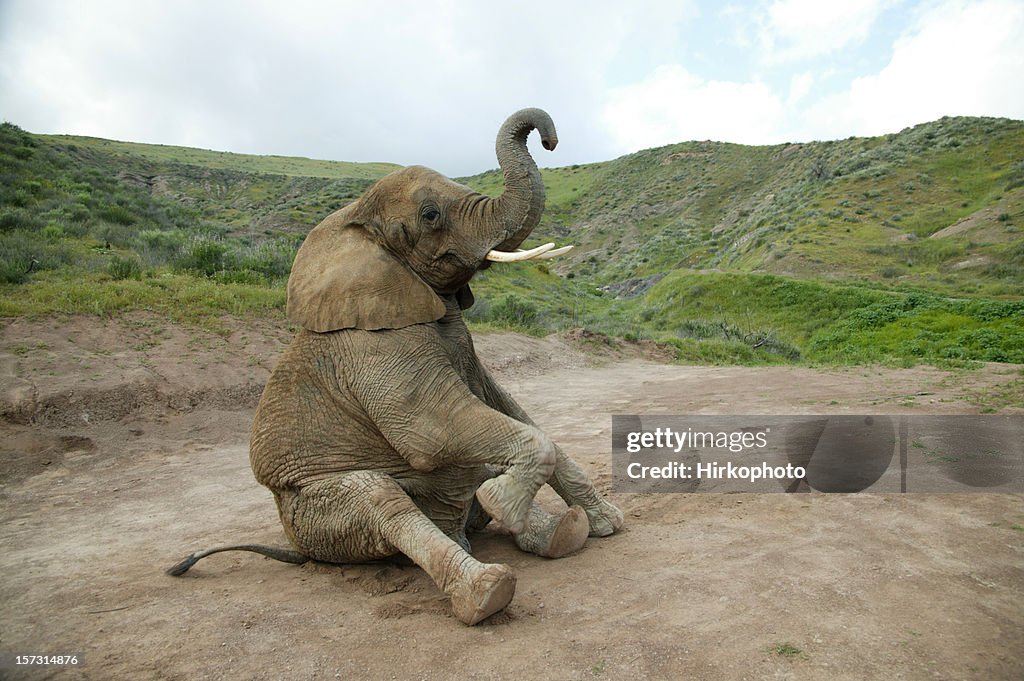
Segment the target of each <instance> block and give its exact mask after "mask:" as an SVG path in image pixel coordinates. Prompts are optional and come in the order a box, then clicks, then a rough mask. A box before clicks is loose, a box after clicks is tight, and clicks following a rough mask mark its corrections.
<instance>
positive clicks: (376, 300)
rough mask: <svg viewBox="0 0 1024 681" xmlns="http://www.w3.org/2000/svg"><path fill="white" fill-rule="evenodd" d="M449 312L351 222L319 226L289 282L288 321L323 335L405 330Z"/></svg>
mask: <svg viewBox="0 0 1024 681" xmlns="http://www.w3.org/2000/svg"><path fill="white" fill-rule="evenodd" d="M444 314H445V307H444V302H442V300H441V299H440V298H439V297H438V296H437V294H436V293H434V291H433V289H431V288H430V287H429V286H428V285H427V284H426V283H425V282H424V281H423V280H422V279H420V278H419V277H418V276H416V274H415V273H414V272H413V271H411V270H409V269H408V268H406V267H405V266H404V265H402V264H401V263H400V262H398V261H397V260H396V259H395V258H393V257H392V256H391V255H390V254H389V253H387V252H386V251H385V250H384V249H382V248H381V247H380V246H378V245H377V244H376V243H374V242H373V241H372V240H371V239H370V237H369V236H367V234H366V233H365V232H364V231H363V229H362V228H361V227H359V226H355V225H352V224H347V225H339V224H337V223H336V222H324V223H322V224H320V225H318V226H317V227H315V228H314V229H313V231H311V232H310V233H309V235H308V236H307V237H306V240H305V241H304V242H303V243H302V246H301V247H300V248H299V252H298V254H296V256H295V264H294V265H292V273H291V276H290V277H289V278H288V318H289V319H290V320H292V321H293V322H296V323H298V324H302V326H303V327H305V328H307V329H309V330H310V331H316V332H318V333H326V332H327V331H336V330H338V329H367V330H376V329H400V328H402V327H403V326H411V325H413V324H423V323H425V322H432V321H436V320H438V319H440V318H441V317H443V316H444Z"/></svg>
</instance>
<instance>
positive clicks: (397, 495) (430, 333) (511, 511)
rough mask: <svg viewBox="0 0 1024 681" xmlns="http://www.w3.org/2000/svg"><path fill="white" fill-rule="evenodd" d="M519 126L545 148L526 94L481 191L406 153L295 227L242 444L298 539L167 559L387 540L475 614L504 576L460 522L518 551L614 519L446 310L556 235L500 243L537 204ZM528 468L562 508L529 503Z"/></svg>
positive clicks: (571, 545) (324, 557) (506, 590)
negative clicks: (290, 329) (295, 247)
mask: <svg viewBox="0 0 1024 681" xmlns="http://www.w3.org/2000/svg"><path fill="white" fill-rule="evenodd" d="M534 129H536V130H538V132H539V133H540V136H541V141H542V144H543V146H544V148H545V149H548V150H551V149H554V148H555V145H556V144H557V142H558V138H557V136H556V133H555V127H554V123H552V121H551V118H550V117H549V116H548V115H547V113H545V112H544V111H541V110H539V109H524V110H522V111H519V112H517V113H515V114H513V115H512V116H511V117H509V118H508V120H506V121H505V123H504V125H502V127H501V129H500V131H499V132H498V138H497V145H496V147H497V155H498V161H499V163H500V165H501V169H502V171H503V173H504V177H505V191H504V193H503V194H502V195H501V196H500V197H498V198H491V197H487V196H484V195H482V194H479V193H477V192H475V191H473V190H471V189H469V188H468V187H465V186H463V185H460V184H457V183H455V182H453V181H451V180H449V179H447V178H445V177H443V176H441V175H440V174H438V173H436V172H434V171H432V170H429V169H427V168H423V167H418V166H414V167H409V168H404V169H402V170H398V171H396V172H394V173H392V174H390V175H388V176H387V177H385V178H383V179H381V180H380V181H379V182H377V183H376V184H375V185H374V186H373V187H371V188H370V189H369V190H368V191H367V192H366V194H365V195H363V196H362V197H361V198H360V199H358V200H357V201H355V202H353V203H351V204H350V205H348V206H346V207H345V208H343V209H341V210H339V211H337V212H335V213H333V214H331V215H329V216H328V217H327V218H326V219H324V221H323V222H321V223H320V224H319V225H317V226H316V227H315V228H314V229H313V230H312V231H311V232H310V233H309V235H308V236H307V237H306V240H305V242H304V243H303V244H302V247H301V248H300V249H299V251H298V254H297V255H296V257H295V264H294V266H293V268H292V273H291V277H290V278H289V281H288V317H289V319H291V320H292V321H294V322H296V323H298V324H301V325H302V327H303V329H302V330H301V331H299V333H298V334H297V335H296V336H295V338H294V339H293V340H292V342H291V344H290V346H289V347H288V349H287V350H286V351H285V353H284V355H283V356H282V357H281V359H280V361H279V362H278V364H277V367H276V368H275V369H274V372H273V374H272V375H271V377H270V379H269V381H268V382H267V385H266V388H265V390H264V391H263V396H262V398H261V399H260V402H259V406H258V407H257V409H256V414H255V420H254V423H253V430H252V441H251V446H250V461H251V463H252V469H253V472H254V473H255V475H256V479H257V480H258V481H259V482H260V483H261V484H263V485H264V486H266V487H268V488H269V489H270V490H271V491H272V492H273V493H274V498H275V500H276V502H277V508H278V512H279V514H280V517H281V523H282V524H283V525H284V530H285V533H286V534H287V536H288V538H289V539H290V540H291V543H292V544H293V545H294V546H295V548H296V549H297V551H294V550H285V549H274V548H271V547H265V546H260V545H235V546H227V547H218V548H215V549H211V550H208V551H200V552H197V553H194V554H192V555H191V556H189V557H188V558H187V559H186V560H185V561H183V562H182V563H179V564H178V565H176V566H174V567H173V568H171V569H170V570H168V572H169V573H170V574H175V575H179V574H183V573H184V572H185V571H186V570H188V569H189V568H190V567H191V566H192V565H193V564H194V563H195V562H196V561H197V560H199V559H200V558H202V557H204V556H206V555H209V554H211V553H215V552H217V551H223V550H231V549H242V550H250V551H257V552H259V553H262V554H264V555H269V556H271V557H273V558H277V559H279V560H286V561H288V562H295V563H301V562H305V561H306V560H310V559H313V560H318V561H325V562H330V563H351V562H359V561H367V560H373V559H381V558H387V557H389V556H394V555H397V554H400V553H401V554H405V555H406V556H408V557H409V558H411V559H412V560H413V561H414V562H415V563H417V564H418V565H419V566H420V567H422V568H423V569H424V570H426V572H427V573H428V574H429V575H430V577H431V578H432V579H433V580H434V582H435V583H436V584H437V586H438V587H439V588H441V589H442V590H443V591H444V592H445V593H447V594H448V595H449V596H450V598H451V603H452V609H453V611H454V613H455V615H456V617H458V618H459V619H460V620H461V621H463V622H465V623H466V624H475V623H477V622H479V621H480V620H482V619H484V618H485V617H487V616H489V615H491V614H493V613H495V612H498V611H500V610H501V609H503V608H504V607H505V606H506V605H508V603H509V602H510V601H511V600H512V596H513V594H514V592H515V583H516V580H515V576H514V575H513V573H512V571H511V569H510V568H509V567H508V566H507V565H503V564H486V563H481V562H479V561H477V560H476V559H474V558H473V557H472V556H471V555H470V553H469V551H470V546H469V541H468V539H467V532H470V531H473V530H478V529H481V528H483V527H484V526H485V525H486V524H487V523H488V522H489V521H490V520H491V519H494V520H496V521H497V522H498V523H500V524H501V525H502V526H504V527H505V528H507V529H508V530H509V531H510V532H511V533H512V535H513V537H514V539H515V542H516V544H517V545H518V546H519V547H520V548H522V549H523V550H526V551H530V552H532V553H535V554H538V555H541V556H547V557H552V558H557V557H560V556H564V555H566V554H568V553H571V552H573V551H577V550H579V549H580V548H581V547H582V546H583V544H584V542H585V541H586V538H587V537H588V536H606V535H609V534H611V533H613V532H615V531H616V530H617V529H619V527H620V526H621V525H622V513H621V511H619V509H617V508H616V507H615V506H613V505H612V504H610V503H608V502H607V501H605V500H603V499H602V498H601V497H600V496H599V495H598V494H597V492H596V490H595V489H594V486H593V485H592V484H591V482H590V480H588V478H587V476H586V475H585V474H584V473H583V471H582V470H581V469H580V467H579V466H578V465H577V464H576V463H575V462H574V461H573V460H572V459H570V458H569V457H567V456H566V455H565V454H564V453H563V452H562V451H561V450H560V449H559V448H558V446H557V445H555V444H554V443H553V442H552V441H551V440H550V439H549V438H548V437H547V436H546V435H545V434H544V433H543V432H542V431H541V430H540V429H538V428H537V427H536V426H535V425H534V424H533V422H532V421H531V420H530V418H529V417H528V416H527V415H526V413H525V412H524V411H523V410H522V408H520V406H519V405H518V404H516V402H515V401H514V400H513V399H512V398H511V397H510V396H509V395H508V393H506V392H505V391H504V390H503V389H502V388H501V387H500V386H498V384H497V383H495V382H494V380H493V379H492V378H491V376H490V374H489V373H488V372H487V370H486V369H485V368H484V367H483V366H482V365H481V364H480V361H479V359H477V356H476V354H475V352H474V350H473V342H472V339H471V338H470V335H469V331H468V330H467V329H466V324H465V322H464V321H463V318H462V311H463V310H465V309H466V308H468V307H470V306H471V305H472V304H473V294H472V292H471V291H470V289H469V281H470V279H471V278H472V277H473V274H474V273H475V272H476V271H477V270H478V269H483V268H486V267H487V266H489V265H490V261H492V260H499V261H500V260H519V259H531V258H537V257H548V256H550V255H552V254H554V253H556V252H558V251H551V250H550V249H551V247H552V245H551V244H548V245H545V246H542V247H540V248H537V249H533V250H532V251H518V250H516V249H518V247H519V245H520V244H521V243H522V242H523V240H525V239H526V237H527V236H528V235H529V234H530V232H531V231H532V230H533V228H534V227H535V226H536V225H537V223H538V222H539V221H540V216H541V213H542V212H543V209H544V184H543V182H542V180H541V176H540V172H539V171H538V170H537V166H536V164H535V163H534V161H533V158H532V157H531V156H530V154H529V151H528V150H527V147H526V139H527V136H528V135H529V133H530V131H531V130H534ZM564 250H566V249H559V251H564ZM545 483H548V484H550V485H551V487H552V488H553V489H554V490H555V491H556V492H557V493H558V494H559V495H560V496H561V497H562V498H563V499H564V500H565V501H566V503H567V504H568V505H569V507H570V508H569V510H568V512H566V513H564V514H563V515H561V516H555V515H552V514H550V513H548V512H546V511H545V510H543V509H542V508H541V507H540V506H538V505H537V504H536V503H535V501H534V497H535V495H536V493H537V490H538V489H539V488H540V487H541V486H542V485H544V484H545Z"/></svg>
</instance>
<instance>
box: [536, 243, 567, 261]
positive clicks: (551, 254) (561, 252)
mask: <svg viewBox="0 0 1024 681" xmlns="http://www.w3.org/2000/svg"><path fill="white" fill-rule="evenodd" d="M571 250H572V245H571V244H570V245H568V246H562V247H561V248H556V249H554V250H551V251H548V252H547V253H541V254H540V255H538V256H537V257H536V258H534V260H551V258H557V257H558V256H560V255H564V254H565V253H568V252H569V251H571Z"/></svg>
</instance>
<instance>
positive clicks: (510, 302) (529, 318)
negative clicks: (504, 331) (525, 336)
mask: <svg viewBox="0 0 1024 681" xmlns="http://www.w3.org/2000/svg"><path fill="white" fill-rule="evenodd" d="M491 321H494V322H497V323H499V324H505V325H508V326H512V327H518V328H524V329H528V328H531V327H537V326H539V325H540V310H538V309H537V306H536V305H534V304H533V303H531V302H530V301H528V300H524V299H523V298H520V297H519V296H517V295H515V294H513V293H509V294H507V295H506V296H505V297H504V298H502V299H501V300H500V301H498V303H496V304H495V305H494V306H493V307H492V308H491Z"/></svg>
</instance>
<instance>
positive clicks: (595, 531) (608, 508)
mask: <svg viewBox="0 0 1024 681" xmlns="http://www.w3.org/2000/svg"><path fill="white" fill-rule="evenodd" d="M585 510H586V512H587V519H588V520H589V521H590V536H591V537H607V536H608V535H610V534H614V533H615V531H616V530H618V529H619V528H620V527H622V522H623V515H622V511H620V510H619V509H618V507H616V506H615V505H614V504H611V503H609V502H607V501H605V500H604V499H597V503H595V504H588V505H587V506H586V507H585Z"/></svg>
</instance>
